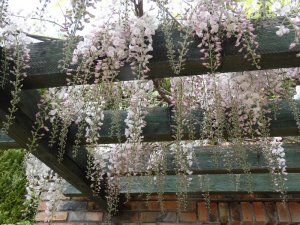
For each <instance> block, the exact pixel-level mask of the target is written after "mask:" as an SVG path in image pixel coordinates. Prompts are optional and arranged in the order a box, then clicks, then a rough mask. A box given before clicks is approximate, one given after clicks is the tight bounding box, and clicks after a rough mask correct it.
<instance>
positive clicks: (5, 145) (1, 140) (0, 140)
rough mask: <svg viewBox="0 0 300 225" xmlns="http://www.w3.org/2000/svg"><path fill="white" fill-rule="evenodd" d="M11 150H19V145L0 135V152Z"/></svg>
mask: <svg viewBox="0 0 300 225" xmlns="http://www.w3.org/2000/svg"><path fill="white" fill-rule="evenodd" d="M12 148H20V145H19V144H18V143H17V142H16V141H15V140H14V139H12V138H10V137H9V136H7V135H4V134H0V150H1V149H12Z"/></svg>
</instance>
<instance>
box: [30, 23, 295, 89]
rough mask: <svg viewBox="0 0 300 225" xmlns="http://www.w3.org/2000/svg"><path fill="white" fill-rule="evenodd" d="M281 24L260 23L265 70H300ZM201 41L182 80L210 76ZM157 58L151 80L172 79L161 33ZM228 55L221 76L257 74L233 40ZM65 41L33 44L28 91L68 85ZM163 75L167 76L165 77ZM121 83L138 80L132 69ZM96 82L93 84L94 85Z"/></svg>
mask: <svg viewBox="0 0 300 225" xmlns="http://www.w3.org/2000/svg"><path fill="white" fill-rule="evenodd" d="M278 23H279V22H278V20H270V21H262V22H257V23H256V26H255V28H256V34H257V38H258V42H259V46H260V47H259V49H258V53H259V54H260V55H261V63H260V66H261V69H276V68H288V67H299V66H300V61H299V60H298V58H297V57H296V56H295V55H296V54H297V53H299V52H300V46H297V47H296V48H294V49H292V50H289V44H290V43H291V42H292V40H293V38H294V34H293V32H291V33H290V34H288V35H285V36H284V37H278V36H276V34H275V32H276V30H277V28H276V27H275V26H276V24H277V25H278ZM173 39H174V45H175V48H177V47H179V39H180V38H179V32H176V31H174V32H173ZM198 44H199V39H198V38H194V40H193V42H192V43H191V44H190V46H189V49H190V50H189V51H188V53H187V60H186V66H185V69H184V70H182V72H181V73H180V74H179V75H180V76H188V75H199V74H206V73H208V72H209V71H208V69H207V68H206V67H204V66H203V65H202V63H203V61H201V60H200V57H201V54H200V51H199V48H197V45H198ZM153 46H154V50H153V58H152V59H151V62H150V64H149V68H150V72H149V74H148V75H149V79H153V78H164V77H172V76H174V75H173V72H172V70H171V67H170V65H169V63H168V59H167V54H166V48H165V46H164V39H163V34H162V32H161V31H158V32H157V33H156V34H155V36H154V43H153ZM223 46H224V51H223V56H222V60H221V61H222V64H221V66H220V68H219V69H218V72H238V71H248V70H256V68H255V67H254V66H253V65H252V63H251V62H249V61H248V60H247V59H245V58H244V57H243V55H242V53H239V52H238V48H236V47H235V42H234V40H233V39H230V40H226V41H225V42H224V44H223ZM62 48H63V42H62V41H50V42H41V43H37V44H32V45H31V46H30V49H31V59H30V68H29V69H28V70H27V74H28V76H27V78H26V79H25V80H24V88H27V89H28V88H44V87H58V86H65V85H66V74H64V73H61V72H59V70H58V69H57V66H58V60H60V59H61V58H62ZM162 71H163V73H162ZM117 79H118V80H120V81H125V80H132V79H135V76H134V75H133V74H132V71H131V69H130V67H129V66H128V65H127V66H125V67H123V68H121V71H120V73H119V75H118V77H117ZM90 82H91V83H92V82H93V81H92V80H91V81H90Z"/></svg>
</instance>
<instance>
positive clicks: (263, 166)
mask: <svg viewBox="0 0 300 225" xmlns="http://www.w3.org/2000/svg"><path fill="white" fill-rule="evenodd" d="M283 147H284V150H285V159H286V165H287V172H288V173H300V144H284V145H283ZM244 148H245V150H246V154H247V155H246V161H247V163H249V169H250V171H251V173H255V174H256V173H269V168H268V164H267V162H266V160H265V159H264V157H263V153H262V150H261V148H259V147H258V146H256V145H252V146H250V145H246V146H244ZM235 151H236V150H235V148H234V147H225V148H222V149H220V148H217V147H215V146H206V147H203V146H201V147H200V146H195V147H194V156H193V164H192V166H191V167H190V170H191V171H193V174H196V175H197V174H227V173H228V172H229V168H231V170H230V172H231V173H232V174H239V173H240V174H242V173H244V169H243V166H242V164H241V162H240V161H238V160H236V159H235V158H232V155H235V154H234V152H235ZM79 154H80V155H79V157H77V158H78V160H77V161H76V163H77V164H78V165H79V166H80V167H81V168H83V169H84V166H85V165H84V164H82V163H81V162H80V159H84V158H86V156H85V155H83V154H82V152H80V151H79ZM107 163H108V164H109V162H107ZM175 168H176V164H175V159H174V156H173V155H172V154H167V155H166V171H165V173H166V174H167V175H174V174H175V173H176V171H175ZM146 172H147V173H148V174H149V172H150V171H149V170H147V165H146V164H145V168H141V170H140V171H136V176H143V175H145V173H146ZM151 174H155V173H154V172H152V173H151Z"/></svg>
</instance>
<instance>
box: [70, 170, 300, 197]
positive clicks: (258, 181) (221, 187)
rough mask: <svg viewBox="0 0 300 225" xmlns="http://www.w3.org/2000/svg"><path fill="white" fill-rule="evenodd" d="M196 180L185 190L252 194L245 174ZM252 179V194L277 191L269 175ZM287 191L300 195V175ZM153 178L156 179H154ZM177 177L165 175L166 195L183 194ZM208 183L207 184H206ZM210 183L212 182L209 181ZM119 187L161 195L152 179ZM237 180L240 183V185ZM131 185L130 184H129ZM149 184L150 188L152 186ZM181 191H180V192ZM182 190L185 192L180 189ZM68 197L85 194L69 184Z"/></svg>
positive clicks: (290, 179)
mask: <svg viewBox="0 0 300 225" xmlns="http://www.w3.org/2000/svg"><path fill="white" fill-rule="evenodd" d="M191 177H192V178H193V180H192V181H191V184H190V187H189V188H188V189H187V190H186V191H187V192H188V193H189V194H190V193H197V192H207V191H209V192H210V193H216V194H217V193H220V194H221V193H233V194H238V193H247V192H249V184H248V183H247V179H248V178H249V177H248V178H247V177H246V176H245V175H244V174H235V175H229V174H210V175H202V176H200V177H199V176H197V175H192V176H191ZM250 178H251V179H252V183H251V185H252V192H253V193H274V192H275V188H274V186H273V183H272V180H271V176H270V174H251V175H250ZM287 178H288V180H287V181H286V191H287V193H300V173H290V174H288V176H287ZM150 179H153V177H151V178H150ZM176 180H177V177H176V176H166V178H165V180H164V185H163V187H164V192H165V193H176V191H180V190H181V189H180V188H178V185H177V181H176ZM204 180H205V181H204ZM207 180H209V181H208V182H207ZM119 181H120V183H119V188H120V193H121V194H126V193H127V192H129V193H131V194H133V195H134V194H147V193H158V192H159V191H162V190H158V188H157V185H155V184H154V183H152V182H153V180H149V177H148V178H146V177H131V178H130V180H128V178H126V177H121V178H120V179H119ZM237 181H238V182H237ZM128 182H129V183H130V184H128ZM149 184H150V185H149ZM177 188H178V190H177ZM181 191H183V190H181ZM64 194H65V195H66V196H82V193H81V192H80V191H78V190H77V189H76V188H75V187H73V186H72V185H69V184H67V185H66V189H65V191H64Z"/></svg>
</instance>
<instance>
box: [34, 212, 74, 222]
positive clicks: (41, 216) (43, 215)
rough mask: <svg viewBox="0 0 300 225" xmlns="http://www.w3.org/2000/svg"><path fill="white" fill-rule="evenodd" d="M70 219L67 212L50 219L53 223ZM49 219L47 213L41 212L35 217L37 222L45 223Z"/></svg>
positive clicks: (56, 213) (58, 213) (55, 214)
mask: <svg viewBox="0 0 300 225" xmlns="http://www.w3.org/2000/svg"><path fill="white" fill-rule="evenodd" d="M67 217H68V213H67V212H55V213H54V214H53V215H52V217H51V218H49V219H50V220H51V221H52V222H56V221H66V220H67ZM45 219H47V215H46V213H45V212H39V213H37V214H36V216H35V220H36V221H37V222H44V221H45Z"/></svg>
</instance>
